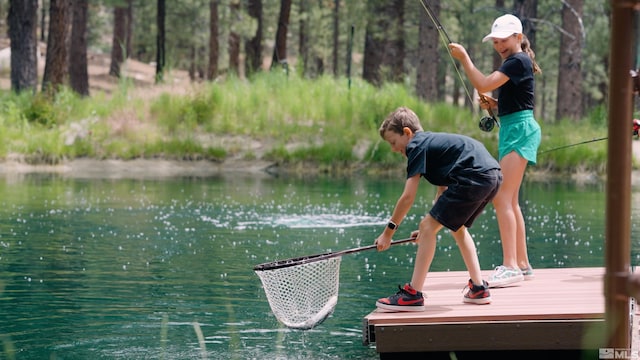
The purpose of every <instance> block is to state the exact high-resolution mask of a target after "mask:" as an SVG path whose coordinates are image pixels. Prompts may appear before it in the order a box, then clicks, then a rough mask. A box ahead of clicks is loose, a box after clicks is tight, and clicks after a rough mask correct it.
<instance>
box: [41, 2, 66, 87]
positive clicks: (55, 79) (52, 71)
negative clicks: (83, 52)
mask: <svg viewBox="0 0 640 360" xmlns="http://www.w3.org/2000/svg"><path fill="white" fill-rule="evenodd" d="M69 6H70V1H69V0H51V3H50V7H49V37H48V41H47V57H46V60H45V66H44V76H43V79H42V91H43V92H46V93H47V94H48V95H51V96H53V95H55V94H56V93H57V92H58V90H60V87H61V86H62V85H63V84H64V81H65V77H66V76H67V71H68V69H69V63H68V59H67V37H68V36H67V34H68V31H67V25H68V24H69V13H70V12H69Z"/></svg>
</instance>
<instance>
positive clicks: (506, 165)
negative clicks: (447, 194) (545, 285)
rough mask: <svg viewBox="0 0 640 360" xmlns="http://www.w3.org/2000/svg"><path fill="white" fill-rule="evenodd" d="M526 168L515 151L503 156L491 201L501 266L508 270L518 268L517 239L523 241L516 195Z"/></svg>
mask: <svg viewBox="0 0 640 360" xmlns="http://www.w3.org/2000/svg"><path fill="white" fill-rule="evenodd" d="M526 166H527V160H526V159H524V158H522V157H521V156H520V155H518V153H516V152H515V151H513V152H510V153H509V154H507V155H505V156H504V157H503V158H502V160H500V167H501V168H502V175H503V181H502V185H500V189H499V190H498V193H497V194H496V197H495V198H494V199H493V207H494V208H495V210H496V217H497V218H498V227H499V229H500V239H501V241H502V257H503V259H502V264H503V265H504V266H506V267H510V268H518V259H517V255H516V253H517V251H516V244H517V242H518V238H519V237H520V238H521V239H525V236H524V234H525V231H524V230H525V229H524V220H523V218H522V212H521V211H520V205H519V203H518V193H519V191H520V184H521V183H522V177H523V176H524V171H525V169H526ZM525 240H526V239H525Z"/></svg>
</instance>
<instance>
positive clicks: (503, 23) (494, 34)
mask: <svg viewBox="0 0 640 360" xmlns="http://www.w3.org/2000/svg"><path fill="white" fill-rule="evenodd" d="M521 33H522V23H521V22H520V19H518V18H517V17H515V16H513V15H511V14H507V15H502V16H500V17H499V18H497V19H496V21H494V22H493V25H492V26H491V34H489V35H487V36H485V37H484V38H482V42H486V41H489V40H491V39H493V38H496V39H504V38H507V37H509V36H511V35H513V34H521Z"/></svg>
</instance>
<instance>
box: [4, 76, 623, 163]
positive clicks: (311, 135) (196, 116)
mask: <svg viewBox="0 0 640 360" xmlns="http://www.w3.org/2000/svg"><path fill="white" fill-rule="evenodd" d="M134 90H135V89H132V85H128V86H124V85H123V86H121V87H119V88H118V90H117V91H116V92H115V93H114V94H110V95H106V94H102V93H97V94H93V95H92V96H91V97H89V98H82V97H78V96H76V95H75V94H74V93H73V92H71V91H69V90H63V91H61V92H60V93H58V94H57V96H56V97H55V99H53V100H48V99H46V98H44V97H43V96H41V95H30V94H19V95H17V94H14V93H11V92H4V93H0V125H1V126H0V158H3V157H6V156H7V155H8V154H15V153H17V154H21V155H24V158H25V159H28V161H29V162H32V163H53V164H55V163H58V162H60V161H62V160H64V159H73V158H78V157H93V158H98V159H106V158H119V159H134V158H171V159H184V160H191V159H209V160H212V161H221V160H224V159H225V158H227V157H229V156H232V155H241V157H242V158H244V159H257V158H259V157H261V158H264V159H267V160H271V161H276V162H279V163H281V164H288V165H289V166H292V167H295V166H297V165H299V164H303V163H314V164H318V165H319V166H322V168H323V169H326V171H329V172H330V171H332V169H334V170H335V169H338V168H342V169H344V168H349V167H351V166H354V165H358V164H360V165H362V164H367V165H368V166H367V167H368V168H370V167H376V166H377V167H379V168H389V167H395V166H403V165H404V164H403V161H404V160H403V159H401V157H400V156H399V155H398V154H393V153H391V151H390V149H389V146H388V144H386V143H385V142H384V141H382V140H381V139H380V137H379V135H378V126H379V124H380V123H381V121H382V120H383V119H384V118H385V116H386V115H387V114H388V113H389V112H391V111H393V110H394V109H395V108H397V107H399V106H407V107H409V108H411V109H413V110H414V111H415V112H416V114H418V116H419V117H420V119H421V121H422V125H423V127H424V128H425V130H429V131H442V132H453V133H461V134H465V135H468V136H471V137H474V138H476V139H478V140H480V141H482V142H483V143H484V144H485V146H486V147H487V148H488V149H489V151H490V152H491V153H492V154H494V155H497V137H498V130H497V128H496V129H494V130H493V131H492V132H489V133H487V132H482V131H481V130H480V129H479V128H478V121H479V119H480V118H481V117H482V116H483V113H482V112H480V111H477V112H476V113H472V112H471V111H470V110H468V109H466V108H464V109H463V108H460V107H456V106H453V105H450V104H443V103H426V102H423V101H421V100H420V99H418V98H417V97H415V96H413V95H412V92H411V91H410V89H407V88H406V87H405V86H404V85H401V84H387V85H384V86H383V87H381V88H376V87H373V86H371V85H370V84H368V83H366V82H364V81H361V80H360V81H359V80H355V81H354V82H353V83H352V86H351V88H348V86H347V80H346V79H334V78H332V77H321V78H319V79H315V80H307V79H302V78H300V77H298V76H297V75H295V74H290V75H289V76H288V77H287V76H285V75H283V74H281V73H276V72H274V73H263V74H259V75H257V76H255V77H254V78H252V79H251V81H248V80H244V79H239V78H234V77H232V78H228V79H226V80H224V81H221V82H215V83H207V84H204V85H203V86H201V87H199V88H198V90H197V91H191V92H189V93H188V94H187V95H175V94H172V93H170V92H166V93H163V94H160V95H159V96H156V97H155V98H151V99H148V98H145V99H143V98H136V97H135V95H134V94H135V93H136V91H134ZM603 117H604V119H605V120H603ZM540 122H541V126H542V129H543V139H542V144H541V146H540V152H541V153H540V156H539V166H540V167H542V168H544V169H548V170H551V171H554V172H560V173H563V172H571V171H575V170H590V171H596V172H598V173H602V172H603V171H604V168H605V164H606V150H607V148H606V141H597V142H591V143H588V144H583V145H572V146H568V147H565V146H567V145H571V144H577V143H580V142H583V141H588V140H591V139H596V138H602V137H606V136H607V127H606V126H607V125H606V111H605V110H604V109H602V108H598V109H595V110H594V111H593V112H592V113H590V114H589V115H588V116H587V117H586V118H585V119H584V120H583V121H581V122H580V126H579V127H578V125H577V123H576V122H573V121H558V122H553V123H547V122H544V121H540ZM629 126H630V127H631V125H629ZM576 128H579V131H576V130H575V129H576ZM630 131H631V130H630ZM207 139H209V140H207ZM211 139H215V141H211ZM225 139H236V143H235V145H230V144H228V143H227V142H225ZM238 139H240V140H239V141H240V142H239V143H238V142H237V141H238ZM243 139H246V143H249V141H254V142H255V141H257V142H262V143H264V144H268V146H269V147H268V148H267V149H265V150H264V151H263V152H262V153H261V154H258V153H256V152H255V151H254V150H253V149H251V148H250V147H249V146H247V145H246V144H245V142H243V141H242V140H243Z"/></svg>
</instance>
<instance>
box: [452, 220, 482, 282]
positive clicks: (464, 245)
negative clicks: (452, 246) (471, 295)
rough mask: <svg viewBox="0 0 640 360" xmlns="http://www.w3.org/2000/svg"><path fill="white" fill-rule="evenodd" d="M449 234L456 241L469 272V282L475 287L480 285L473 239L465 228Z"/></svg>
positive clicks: (478, 266)
mask: <svg viewBox="0 0 640 360" xmlns="http://www.w3.org/2000/svg"><path fill="white" fill-rule="evenodd" d="M451 234H452V235H453V238H454V239H455V240H456V244H457V245H458V248H459V249H460V253H461V254H462V259H463V260H464V264H465V265H466V267H467V270H468V271H469V275H470V276H471V280H472V281H473V283H474V284H476V285H482V273H481V270H480V261H479V260H478V253H477V251H476V245H475V243H474V242H473V238H472V237H471V234H469V231H468V230H467V228H466V227H465V226H463V227H461V228H460V229H459V230H458V231H452V232H451Z"/></svg>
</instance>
